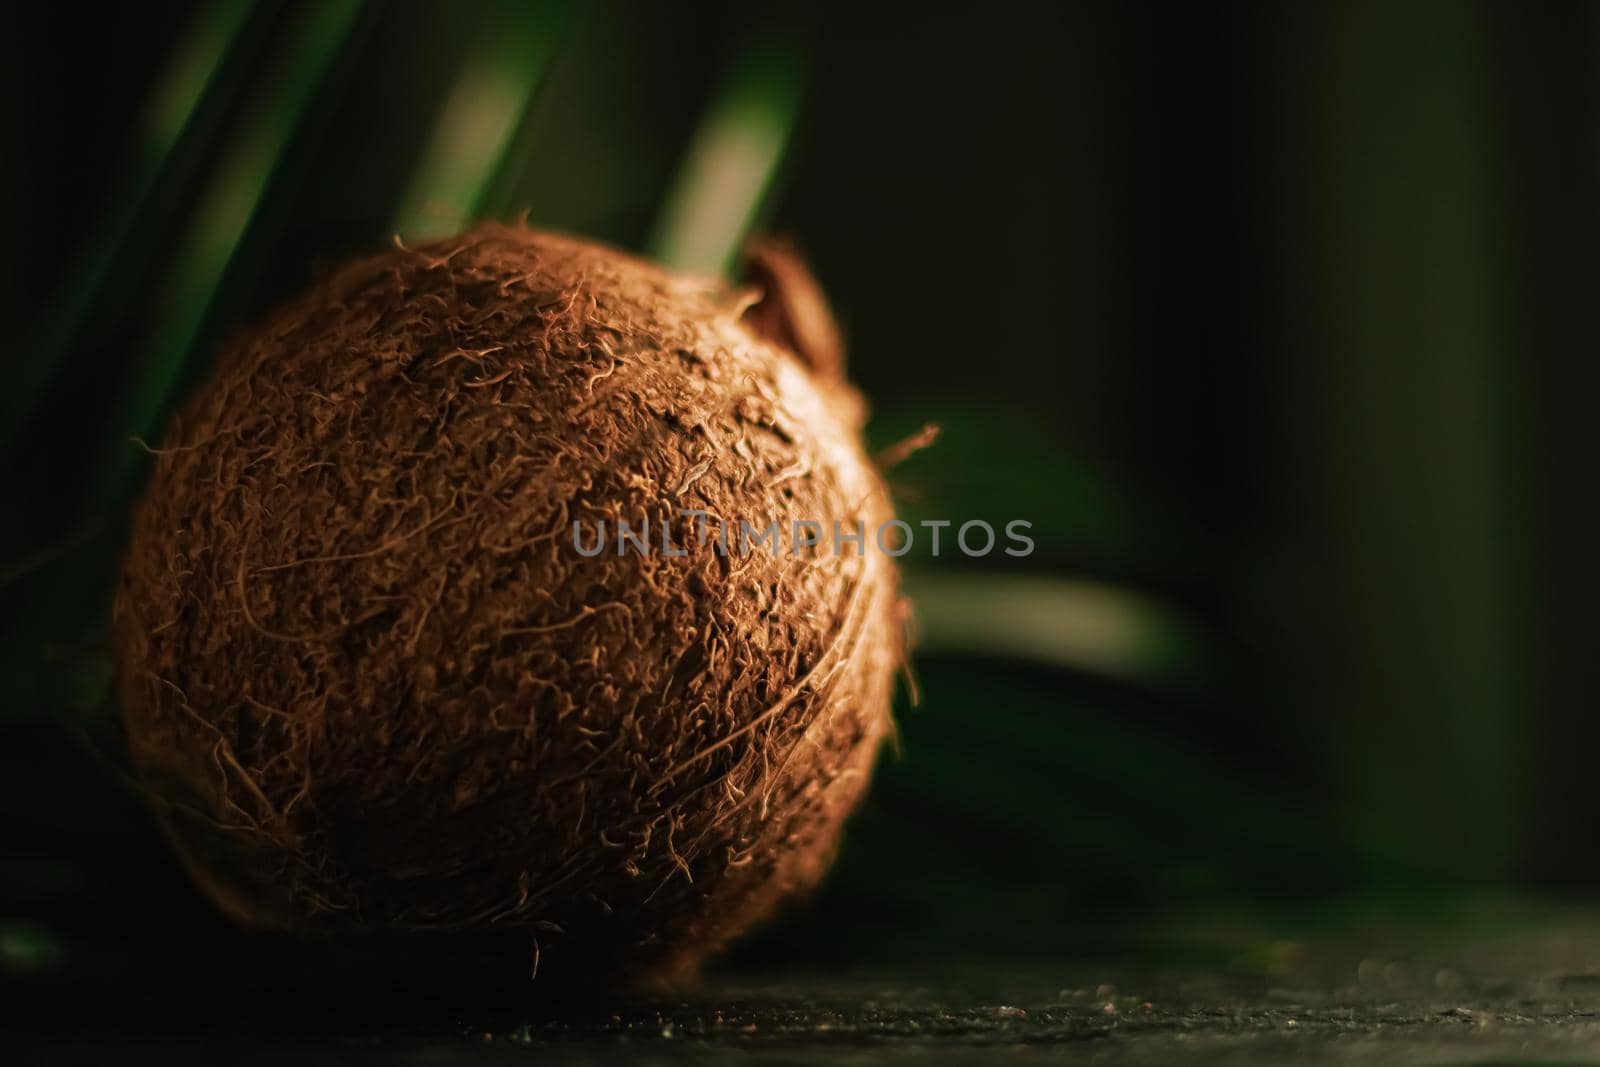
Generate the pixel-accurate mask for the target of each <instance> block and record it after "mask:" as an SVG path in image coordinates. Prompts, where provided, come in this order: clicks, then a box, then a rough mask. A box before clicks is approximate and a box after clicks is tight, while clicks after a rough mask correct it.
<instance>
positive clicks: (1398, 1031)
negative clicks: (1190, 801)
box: [12, 906, 1600, 1064]
mask: <svg viewBox="0 0 1600 1067" xmlns="http://www.w3.org/2000/svg"><path fill="white" fill-rule="evenodd" d="M1318 922H1319V923H1320V925H1318V924H1313V923H1307V924H1305V925H1304V927H1303V928H1302V930H1301V931H1300V932H1299V933H1298V934H1291V935H1288V936H1285V934H1284V932H1283V930H1282V929H1281V928H1272V929H1269V928H1268V926H1267V925H1266V924H1261V923H1257V922H1247V923H1235V922H1227V921H1220V920H1216V919H1213V920H1211V921H1209V922H1206V923H1199V924H1196V923H1193V922H1189V923H1185V924H1182V925H1177V926H1157V927H1147V928H1145V929H1143V930H1142V931H1141V932H1140V933H1139V934H1138V935H1137V936H1134V937H1130V938H1129V939H1127V940H1122V941H1120V942H1118V944H1117V947H1115V948H1113V949H1108V948H1107V947H1106V945H1107V944H1108V942H1107V941H1105V940H1102V941H1101V943H1100V944H1099V946H1098V947H1096V948H1094V949H1092V950H1087V951H1086V954H1089V955H1094V956H1096V957H1097V960H1096V961H1094V962H1091V961H1089V960H1087V959H1084V960H1080V961H1077V962H1065V963H1062V964H1061V965H1059V966H1057V965H1050V964H1041V963H1038V962H1036V961H1035V962H1030V963H1029V964H1027V965H1026V966H1024V967H1020V968H1013V967H1008V966H1004V965H997V964H993V963H986V964H973V963H956V962H944V963H940V962H937V961H932V962H926V963H924V964H922V965H919V966H918V967H917V968H916V971H915V973H912V972H911V971H909V970H904V969H902V970H883V971H877V970H866V969H863V968H861V967H859V966H857V967H854V968H848V969H840V968H832V967H830V968H828V969H826V970H817V971H814V972H810V973H804V974H801V973H795V972H793V971H789V972H787V973H784V972H779V971H774V970H772V969H771V968H766V969H763V970H762V971H761V972H759V973H755V974H749V973H746V974H742V975H741V974H738V973H735V974H733V975H731V976H727V977H723V978H721V979H717V980H714V981H712V982H710V983H708V984H707V985H706V986H704V987H703V988H701V989H699V990H697V991H694V992H693V993H690V994H684V995H679V996H675V997H666V998H661V999H659V1000H653V1001H652V1000H626V999H616V1000H606V999H600V1000H593V1001H588V1002H581V1003H574V1004H556V1003H552V1002H550V1001H549V1000H548V999H541V998H540V997H539V996H537V995H534V994H533V993H532V992H531V991H511V992H509V993H507V992H505V991H502V992H500V993H497V994H495V995H493V996H478V995H476V994H469V993H467V992H466V991H463V990H461V989H459V988H444V987H441V988H437V989H432V990H429V989H422V990H417V989H408V990H406V991H403V992H401V991H378V990H374V989H371V988H367V989H355V988H340V987H339V986H338V985H337V984H336V983H329V982H328V981H327V980H326V979H325V978H324V977H321V976H318V975H314V974H306V975H302V976H300V983H299V984H298V985H296V984H295V982H294V981H293V980H292V978H293V975H292V967H291V968H289V970H287V971H284V970H278V969H277V968H278V967H279V966H281V964H282V960H281V959H277V960H275V961H274V962H273V963H271V964H270V965H267V970H266V973H257V974H254V975H250V974H244V973H235V974H233V975H230V976H228V977H226V978H225V979H219V980H217V981H209V982H203V983H199V984H196V985H194V986H192V987H189V988H185V989H178V988H173V987H167V988H161V987H158V986H153V985H151V984H149V983H140V982H139V981H137V979H136V978H133V979H129V980H127V981H125V982H122V983H120V984H118V983H113V984H112V985H91V986H87V987H80V988H76V989H72V988H67V987H65V986H54V987H52V986H51V984H50V983H45V984H42V985H41V984H39V983H33V984H31V986H30V987H28V988H25V989H24V990H22V993H23V994H24V995H23V996H22V997H21V998H20V999H18V1000H13V1001H12V1003H13V1005H16V1004H20V1005H21V1006H22V1007H23V1008H24V1009H25V1010H24V1012H22V1013H21V1015H20V1017H21V1018H22V1019H23V1020H24V1027H23V1032H24V1033H25V1034H26V1035H27V1037H26V1040H27V1042H28V1045H29V1059H30V1060H31V1061H32V1062H40V1063H52V1062H104V1061H106V1060H107V1058H108V1057H114V1056H119V1055H124V1054H132V1055H135V1056H139V1057H140V1058H143V1057H145V1056H149V1057H151V1058H159V1059H162V1060H166V1061H170V1062H184V1061H194V1062H201V1061H205V1062H213V1061H217V1060H221V1059H229V1060H235V1061H242V1062H249V1063H268V1062H295V1063H325V1062H327V1063H331V1062H401V1063H418V1064H457V1063H460V1064H471V1063H500V1062H508V1063H509V1062H519V1063H529V1062H536V1063H552V1062H554V1063H580V1064H581V1063H595V1064H610V1063H636V1062H703V1061H713V1062H723V1061H727V1062H732V1061H737V1062H754V1063H791V1062H822V1063H841V1064H844V1063H867V1062H905V1061H913V1060H915V1061H917V1062H922V1061H925V1060H931V1061H933V1062H949V1063H967V1062H973V1063H995V1062H1011V1061H1021V1060H1044V1061H1049V1062H1079V1061H1083V1062H1114V1063H1135V1064H1140V1063H1150V1064H1155V1063H1170V1062H1195V1063H1210V1062H1218V1063H1223V1062H1226V1063H1238V1062H1247V1063H1262V1064H1275V1063H1284V1064H1290V1063H1294V1064H1299V1063H1369V1062H1403V1063H1411V1062H1416V1063H1435V1064H1451V1063H1510V1062H1515V1063H1526V1062H1597V1063H1600V921H1597V920H1595V919H1592V918H1590V917H1587V916H1585V915H1583V914H1573V913H1571V912H1564V913H1562V914H1559V915H1558V914H1556V913H1555V912H1554V911H1550V910H1540V909H1537V908H1530V907H1527V906H1518V907H1517V908H1515V909H1513V910H1511V911H1506V910H1503V909H1497V908H1488V909H1483V908H1479V909H1474V910H1471V911H1470V912H1468V913H1464V914H1453V915H1450V916H1447V917H1442V918H1440V919H1438V920H1437V921H1428V920H1418V919H1416V918H1415V917H1413V918H1411V919H1407V920H1405V921H1404V922H1399V923H1382V922H1375V921H1369V920H1367V919H1363V920H1362V921H1361V922H1359V923H1352V922H1347V921H1341V920H1333V921H1331V922H1330V921H1329V920H1328V919H1327V917H1326V916H1324V917H1322V918H1321V919H1320V920H1319V921H1318ZM1281 925H1282V924H1274V926H1275V927H1277V926H1281ZM1288 925H1291V926H1292V925H1294V924H1292V923H1291V924H1288ZM30 1000H31V1001H32V1003H31V1005H30V1003H29V1001H30Z"/></svg>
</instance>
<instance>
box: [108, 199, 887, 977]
mask: <svg viewBox="0 0 1600 1067" xmlns="http://www.w3.org/2000/svg"><path fill="white" fill-rule="evenodd" d="M778 273H779V274H781V273H783V272H782V271H780V272H778ZM774 280H778V281H781V279H777V278H776V276H775V275H772V274H771V272H769V283H770V282H772V281H774ZM789 295H790V296H791V297H793V298H795V299H798V300H799V301H800V302H801V303H802V304H805V303H806V301H807V300H808V299H809V298H810V295H811V294H810V292H809V291H807V290H805V289H804V287H803V286H802V287H801V291H799V292H798V294H795V293H790V294H789ZM751 299H753V298H744V299H741V297H740V294H738V293H731V292H729V291H727V290H726V289H723V288H722V287H720V286H717V285H713V284H710V283H707V282H703V281H691V280H685V279H681V278H677V277H674V276H672V275H670V274H667V273H665V272H663V271H661V270H659V269H657V268H655V267H652V266H650V265H648V264H645V263H642V262H638V261H636V260H634V259H631V258H628V257H626V256H624V255H621V254H619V253H617V252H614V251H611V250H608V249H606V248H602V247H599V246H596V245H594V244H590V243H587V242H583V241H579V240H573V239H570V238H565V237H558V236H554V235H550V234H546V233H540V232H537V231H533V230H528V229H522V228H514V227H503V226H485V227H483V228H480V229H477V230H474V231H473V232H471V233H468V234H466V235H465V236H463V237H460V238H457V239H455V240H451V241H446V242H443V243H440V244H436V245H432V246H429V247H426V248H422V249H418V250H407V249H404V248H397V249H396V250H393V251H390V252H387V253H385V254H382V255H378V256H374V257H372V258H370V259H364V260H361V261H359V262H356V263H353V264H351V265H349V266H347V267H345V268H343V269H342V270H340V271H338V272H337V273H335V274H334V275H332V276H331V277H329V278H328V279H326V280H325V281H323V282H322V283H320V284H318V285H316V286H315V287H314V288H312V289H311V290H310V291H309V292H307V293H305V294H304V295H302V296H301V297H300V298H298V299H297V300H295V301H294V302H292V303H290V304H289V305H288V306H287V307H285V308H283V309H282V310H280V311H278V312H277V313H276V314H275V315H273V316H272V317H271V318H269V319H268V320H267V321H266V322H265V323H263V324H262V325H260V326H259V327H258V328H256V329H255V330H253V331H251V332H250V333H248V334H246V335H245V336H244V337H242V338H241V339H240V340H239V341H238V342H237V343H236V344H235V345H234V346H233V347H232V348H231V349H230V350H229V351H228V352H227V353H226V354H225V356H224V358H223V359H222V361H221V364H220V366H219V368H218V370H217V371H216V375H215V377H214V378H213V380H212V381H211V382H210V383H209V384H208V385H207V386H205V387H204V388H203V389H201V390H200V391H199V393H198V394H197V395H196V396H195V397H194V398H193V399H192V401H191V402H190V403H189V404H188V405H187V407H186V408H185V409H184V411H183V412H182V414H181V415H180V416H179V417H178V418H177V419H176V420H175V422H174V425H173V426H172V428H171V429H170V431H169V433H168V438H167V442H166V444H165V446H164V447H163V448H162V449H160V450H158V453H157V459H156V461H155V470H154V474H153V476H152V479H151V482H150V485H149V489H148V491H147V492H146V494H145V497H144V499H143V501H142V502H141V503H140V505H139V507H138V509H137V511H136V513H135V516H134V522H133V532H132V541H131V545H130V547H129V550H128V554H127V561H126V567H125V573H124V575H123V580H122V585H121V589H120V591H119V595H118V598H117V605H116V611H115V635H116V643H117V655H118V661H119V667H120V686H121V697H122V701H123V706H124V709H125V717H126V726H127V733H128V739H129V743H130V747H131V751H132V755H133V759H134V761H135V764H136V766H137V768H138V771H139V773H140V775H141V777H142V780H143V782H144V783H145V785H146V786H147V790H148V792H149V794H150V795H151V796H152V798H153V800H154V802H155V805H156V808H157V811H158V813H159V815H160V817H161V819H162V822H163V823H164V825H165V827H166V829H167V831H168V833H169V835H170V836H171V838H172V840H173V842H174V843H175V845H176V847H177V849H178V851H179V853H180V854H181V856H182V859H183V862H184V863H185V865H186V866H187V868H188V870H189V871H190V873H191V874H192V875H193V877H194V878H195V879H196V881H197V882H198V883H199V885H200V886H201V887H203V889H204V890H205V892H206V893H207V894H208V895H209V896H210V897H211V898H212V899H213V900H215V901H216V903H217V904H218V905H219V906H220V907H221V908H222V909H223V910H224V911H226V912H227V913H228V914H229V915H231V916H232V917H233V918H235V919H236V920H238V921H239V922H241V923H244V924H246V925H247V926H250V927H252V928H257V929H263V930H273V931H292V932H296V933H309V934H316V933H327V934H332V935H349V934H361V933H371V932H374V931H384V932H391V933H392V932H420V931H451V932H456V933H458V934H460V935H463V936H467V935H481V934H482V933H484V932H485V931H491V932H493V931H501V930H504V931H516V932H517V935H516V938H515V940H517V941H518V943H519V944H520V945H521V946H522V948H521V950H520V951H522V952H523V953H526V952H527V950H528V948H529V947H531V945H532V944H533V943H536V944H537V945H538V946H539V948H540V949H542V951H543V953H544V959H545V966H546V970H545V973H546V975H549V974H550V973H551V971H550V964H551V963H554V962H564V963H566V964H568V965H570V966H571V968H572V970H573V972H574V973H576V972H578V971H580V970H581V971H582V972H584V973H585V974H588V975H601V976H605V977H606V978H608V979H616V978H626V977H639V976H662V975H679V974H683V973H684V972H688V971H692V970H693V969H694V967H695V966H696V965H697V964H698V963H699V962H700V961H702V960H703V959H704V958H705V957H706V956H707V955H709V954H710V953H712V952H714V951H716V950H717V949H719V948H720V947H721V946H723V945H724V944H725V943H726V942H727V941H728V940H729V939H730V938H732V937H734V936H735V935H737V934H739V933H741V932H742V931H744V930H746V929H748V928H749V927H750V926H751V925H752V924H754V923H756V922H757V921H759V920H761V919H762V918H763V917H765V916H766V915H768V914H769V913H770V912H771V911H772V910H773V909H774V907H775V906H776V905H777V904H778V903H779V902H780V901H781V900H782V899H783V898H785V897H787V896H789V895H791V894H794V893H796V892H797V891H801V890H804V889H806V888H807V887H809V886H811V885H813V884H814V883H815V882H816V881H817V879H818V878H819V877H820V876H821V875H822V873H823V871H824V869H825V868H826V866H827V865H828V862H829V860H830V857H831V854H832V851H833V849H834V846H835V842H836V840H837V838H838V835H839V829H840V824H841V822H842V821H843V820H844V818H845V817H846V815H847V814H848V813H849V812H850V810H851V809H852V808H853V807H854V805H855V804H856V802H857V800H858V799H859V798H860V797H861V795H862V792H863V790H864V789H865V788H866V785H867V780H868V776H869V774H870V771H871V768H872V764H873V761H874V757H875V754H876V752H877V749H878V747H879V743H880V742H881V741H882V740H883V738H884V737H885V735H886V733H887V731H888V730H889V729H890V718H889V703H890V690H891V684H892V675H893V673H894V670H895V668H896V665H897V663H898V660H899V656H900V641H899V632H900V627H899V616H898V594H897V579H896V575H895V572H894V569H893V565H892V560H890V559H889V558H888V557H887V556H886V555H885V553H884V552H882V551H879V550H878V548H877V546H876V544H875V539H874V532H875V531H877V530H878V529H879V527H880V526H881V524H882V523H883V522H885V521H886V520H888V519H889V518H890V517H891V513H890V511H889V507H888V502H887V499H886V495H885V491H884V487H883V485H882V483H881V482H880V480H879V478H878V476H877V474H876V472H875V471H874V469H873V468H872V466H871V465H870V463H869V462H868V460H867V459H866V457H865V456H864V455H863V453H862V450H861V446H860V443H859V429H860V427H859V421H860V417H861V416H860V412H861V406H860V405H859V403H858V402H857V400H856V397H855V394H854V393H853V392H852V391H851V390H850V388H849V387H848V386H847V385H846V384H845V383H844V382H843V380H842V379H840V378H839V377H838V368H837V364H836V362H835V361H834V360H833V359H832V358H831V357H830V356H829V355H828V354H827V353H822V354H821V355H815V358H811V365H809V366H808V365H807V363H806V357H809V356H813V355H814V354H810V353H798V354H797V353H796V352H794V351H792V350H791V346H793V347H800V346H799V345H797V344H796V342H795V337H796V336H799V335H806V334H811V335H816V334H817V333H818V331H817V330H816V329H814V328H813V327H815V325H816V324H815V323H814V322H813V323H810V324H809V325H808V324H807V323H800V324H798V326H796V325H795V324H793V323H792V322H791V323H790V325H789V327H788V328H785V329H781V330H780V329H776V328H774V327H773V325H772V323H773V322H779V323H782V322H786V321H788V319H789V318H790V317H792V316H789V315H786V314H785V312H784V309H783V307H782V306H781V304H780V305H774V303H773V300H772V299H771V294H770V293H769V297H768V299H765V300H762V301H761V302H760V303H759V304H757V305H756V308H755V309H752V308H751V307H750V303H751ZM791 310H792V309H791ZM758 312H759V313H758ZM825 332H826V331H823V333H825ZM691 510H698V511H700V512H704V513H705V516H706V517H704V518H702V517H700V516H696V515H685V514H684V513H685V512H686V511H691ZM773 520H777V521H779V522H780V523H781V524H782V525H783V528H784V530H783V544H782V545H781V548H780V551H779V552H777V553H774V552H773V551H771V549H770V547H769V546H768V545H767V544H755V543H754V541H753V538H752V539H751V540H750V541H749V542H748V543H747V544H745V545H743V546H741V544H740V543H739V537H738V534H739V533H740V531H741V527H740V524H741V522H748V523H749V524H750V526H751V527H752V528H753V529H754V530H756V531H758V532H759V531H763V530H764V528H765V527H766V526H767V525H768V524H769V523H770V522H772V521H773ZM794 520H811V521H816V522H819V523H822V524H823V525H824V527H825V530H826V532H825V534H824V536H823V538H822V543H821V544H819V545H818V546H816V547H815V548H805V549H801V550H800V551H799V552H798V554H793V555H791V541H792V540H793V539H792V538H791V536H790V524H791V523H792V522H793V521H794ZM835 520H837V521H839V522H840V523H841V526H842V528H843V530H844V532H845V533H847V534H848V533H853V532H854V531H855V529H856V526H857V523H861V524H862V525H863V526H864V527H865V529H866V533H867V538H866V550H865V551H863V550H862V549H860V548H857V547H856V546H854V545H853V544H851V543H850V542H843V543H842V545H841V547H840V550H839V551H837V552H836V551H835V545H834V543H833V539H832V537H831V530H827V529H826V528H828V527H831V524H832V523H833V522H834V521H835ZM619 521H622V522H626V523H627V524H628V525H629V527H630V528H631V529H633V530H635V531H637V530H639V529H641V528H645V527H647V528H648V530H649V539H650V550H649V551H648V552H647V553H642V552H640V551H638V550H637V547H636V545H634V544H629V545H627V546H626V549H627V550H626V551H625V552H623V553H620V554H619V552H618V550H617V541H616V530H617V523H618V522H619ZM719 522H720V523H722V524H724V526H723V528H724V529H725V530H726V531H727V532H728V536H727V537H726V538H725V539H726V540H727V541H728V542H729V545H728V551H726V552H724V551H722V550H721V548H720V546H719V544H718V537H717V531H718V528H719V527H718V523H719ZM601 523H604V530H605V536H606V538H607V543H606V549H605V551H603V552H601V553H600V554H599V555H595V556H587V555H584V554H583V553H581V552H580V551H578V545H579V544H580V543H581V544H582V546H583V548H584V549H585V550H591V551H592V549H593V545H594V542H595V538H596V536H597V531H598V530H600V529H601V525H600V524H601ZM575 524H576V525H577V536H575V529H574V526H575ZM663 525H665V526H666V527H667V528H668V529H669V530H670V539H671V540H670V545H671V547H670V549H664V546H663V542H662V534H661V530H662V527H663ZM742 547H743V548H746V549H747V551H741V548H742ZM530 934H531V937H530V936H529V935H530ZM523 958H524V959H526V956H524V957H523ZM558 970H559V968H558Z"/></svg>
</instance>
